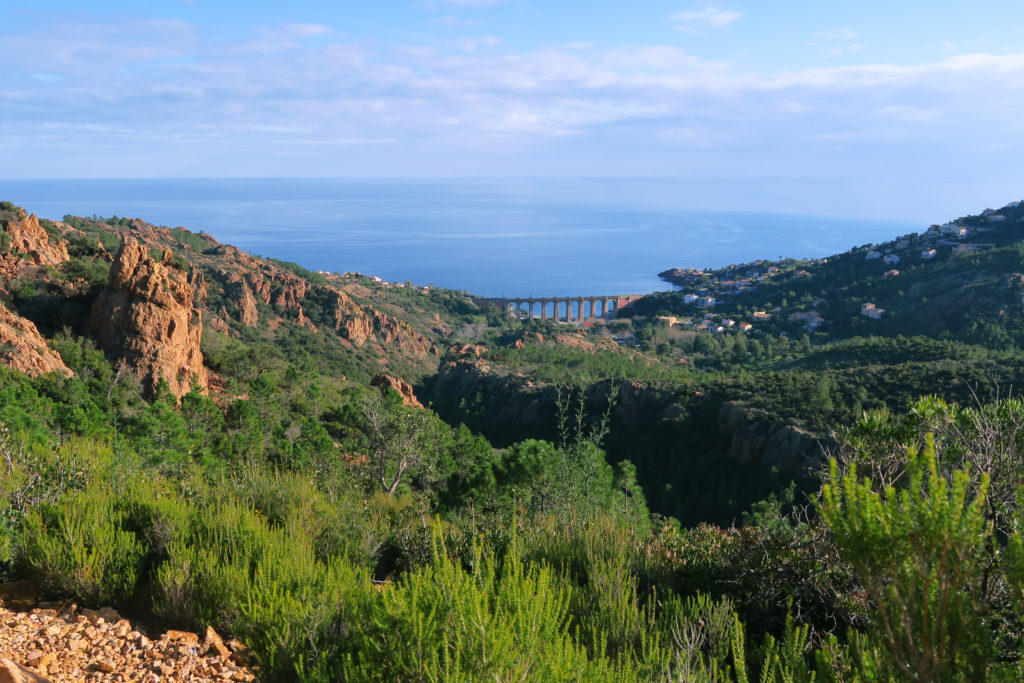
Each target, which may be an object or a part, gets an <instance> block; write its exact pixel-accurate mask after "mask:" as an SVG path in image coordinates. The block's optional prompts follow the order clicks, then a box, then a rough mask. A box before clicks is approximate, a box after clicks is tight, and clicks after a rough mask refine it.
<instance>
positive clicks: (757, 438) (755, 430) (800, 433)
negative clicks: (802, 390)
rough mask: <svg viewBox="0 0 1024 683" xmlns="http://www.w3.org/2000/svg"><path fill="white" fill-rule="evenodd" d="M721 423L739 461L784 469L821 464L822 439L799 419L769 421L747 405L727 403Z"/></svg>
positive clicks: (723, 409) (722, 410) (735, 458)
mask: <svg viewBox="0 0 1024 683" xmlns="http://www.w3.org/2000/svg"><path fill="white" fill-rule="evenodd" d="M718 421H719V424H720V425H721V430H722V433H723V434H724V435H725V436H726V437H727V438H728V449H729V457H731V458H733V459H734V460H736V461H738V462H741V463H745V462H750V461H752V460H753V461H757V462H760V463H763V464H765V465H771V466H773V467H778V468H779V469H781V470H794V469H800V468H813V467H815V466H817V465H819V464H820V460H821V454H822V446H823V444H822V439H821V438H819V437H817V436H815V435H814V434H812V433H811V432H809V431H807V430H806V429H804V428H803V427H802V426H801V425H800V423H799V422H797V421H796V420H786V421H784V422H783V421H777V420H769V419H766V418H765V417H763V416H762V415H760V414H759V413H758V412H757V411H754V410H751V409H749V408H747V407H745V406H742V405H739V404H737V403H732V402H725V403H723V404H722V407H721V408H720V409H719V411H718Z"/></svg>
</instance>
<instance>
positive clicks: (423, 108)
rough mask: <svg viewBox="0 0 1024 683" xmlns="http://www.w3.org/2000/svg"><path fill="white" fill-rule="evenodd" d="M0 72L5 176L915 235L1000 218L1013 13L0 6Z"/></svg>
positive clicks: (470, 3)
mask: <svg viewBox="0 0 1024 683" xmlns="http://www.w3.org/2000/svg"><path fill="white" fill-rule="evenodd" d="M0 55H3V57H2V60H0V64H2V67H0V178H7V179H26V178H175V177H193V178H194V177H230V178H240V177H402V178H408V177H428V178H449V177H450V178H467V177H471V178H488V177H495V178H507V177H514V178H580V177H627V178H664V179H673V180H678V181H680V182H700V183H701V184H702V186H714V187H716V188H719V189H718V190H716V191H714V192H710V193H709V196H710V197H711V198H710V199H708V202H710V203H714V202H718V203H719V204H723V203H724V204H730V206H735V207H739V208H742V209H745V210H782V211H785V210H796V211H800V210H801V209H803V210H804V211H803V212H818V213H828V214H844V215H859V216H864V217H879V218H914V219H917V218H924V217H927V216H931V215H933V214H934V215H935V216H937V218H942V217H944V216H947V215H962V214H964V213H974V212H977V211H980V210H981V209H982V208H984V207H985V206H990V205H991V206H1001V205H1003V204H1005V203H1007V202H1009V201H1011V200H1015V199H1020V198H1021V197H1022V196H1024V186H1022V183H1021V182H1020V181H1021V176H1022V171H1021V170H1020V169H1021V168H1024V164H1022V163H1021V160H1022V159H1024V125H1021V118H1022V113H1024V2H1020V0H974V1H973V2H970V3H968V2H935V0H929V1H927V2H924V1H919V0H901V1H900V2H892V0H859V1H858V2H838V1H835V0H815V1H813V2H812V1H804V0H776V1H774V2H764V0H759V1H757V2H754V1H752V0H749V1H742V0H740V1H737V2H722V3H717V2H711V3H701V2H697V3H693V2H687V1H685V0H681V1H674V2H666V1H663V0H645V1H643V2H631V3H625V2H610V1H605V2H595V1H594V0H589V1H586V2H584V1H582V0H543V1H542V0H409V1H399V0H374V1H372V2H367V1H365V0H363V1H361V2H350V1H348V0H329V1H328V0H324V1H305V0H294V1H292V2H279V1H274V2H263V1H259V0H250V2H247V3H244V4H242V3H238V2H217V1H207V0H149V1H148V2H146V3H139V2H137V0H131V1H128V0H111V1H108V2H102V1H94V2H89V3H82V2H80V0H75V1H66V2H58V1H48V0H35V1H33V2H31V3H29V2H26V1H25V0H4V2H3V3H0ZM730 206H721V205H719V206H707V207H695V208H718V209H727V208H730ZM923 206H927V207H928V210H927V211H925V210H924V209H922V208H921V207H923Z"/></svg>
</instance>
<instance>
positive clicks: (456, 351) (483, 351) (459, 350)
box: [449, 344, 522, 358]
mask: <svg viewBox="0 0 1024 683" xmlns="http://www.w3.org/2000/svg"><path fill="white" fill-rule="evenodd" d="M517 348H522V347H521V346H520V347H517ZM449 352H450V353H451V354H452V355H453V356H457V357H462V356H472V357H474V358H481V357H483V356H485V355H487V347H486V346H483V345H482V344H455V345H454V346H452V348H451V349H450V350H449Z"/></svg>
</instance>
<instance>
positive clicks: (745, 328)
mask: <svg viewBox="0 0 1024 683" xmlns="http://www.w3.org/2000/svg"><path fill="white" fill-rule="evenodd" d="M738 327H739V328H740V330H742V331H743V332H750V330H752V329H754V326H753V325H751V324H750V323H740V324H739V326H738Z"/></svg>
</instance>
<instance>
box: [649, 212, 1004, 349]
mask: <svg viewBox="0 0 1024 683" xmlns="http://www.w3.org/2000/svg"><path fill="white" fill-rule="evenodd" d="M661 275H662V277H663V278H664V279H666V280H667V281H669V282H672V283H674V284H676V285H677V286H679V287H680V288H681V289H682V291H680V292H672V293H662V294H658V295H655V296H653V297H648V298H647V299H645V300H644V301H642V302H639V303H638V304H637V305H635V306H634V315H637V314H639V315H644V314H646V315H651V314H661V315H673V314H674V315H686V314H695V313H697V312H698V311H699V310H700V309H699V307H698V303H699V302H697V301H693V302H687V301H686V298H688V297H687V294H690V295H691V296H693V295H697V294H703V295H705V296H708V297H714V298H715V299H716V303H715V305H714V306H713V307H712V308H711V309H709V310H712V311H714V312H715V313H721V314H726V315H729V316H731V317H732V318H735V319H737V320H742V321H749V322H751V323H752V324H753V325H754V327H755V328H762V329H768V330H771V331H774V332H788V333H791V334H792V333H798V332H800V331H802V330H806V329H807V328H809V327H811V328H813V330H812V331H814V332H821V333H825V334H827V335H829V337H830V338H833V339H835V338H847V337H852V336H856V335H884V336H897V335H904V336H909V335H926V336H929V337H933V338H937V339H957V340H961V341H966V342H969V343H973V344H980V345H983V346H986V347H988V348H994V349H1007V348H1010V347H1012V346H1020V345H1021V344H1024V205H1022V204H1021V202H1012V203H1010V204H1008V205H1006V206H1004V207H1003V208H1002V209H999V210H992V209H986V210H985V211H984V212H982V213H981V214H978V215H975V216H965V217H961V218H957V219H955V220H952V221H949V222H948V223H945V224H943V225H933V226H931V227H929V228H928V229H927V230H924V231H923V232H920V233H912V234H909V235H903V236H900V237H896V238H894V239H892V240H890V241H888V242H884V243H881V244H866V245H863V246H860V247H856V248H854V249H851V250H849V251H847V252H844V253H842V254H836V255H835V256H831V257H828V258H825V259H814V260H802V261H797V260H792V259H791V260H782V261H767V260H765V261H758V262H756V263H752V264H741V265H736V266H730V267H728V268H722V269H718V270H713V271H707V272H702V271H694V270H692V269H691V270H681V269H672V270H670V271H665V272H664V273H662V274H661ZM755 311H764V312H765V313H767V314H768V315H770V316H771V320H772V322H771V323H770V324H769V323H767V322H766V320H765V319H764V318H761V319H758V318H755V317H754V312H755ZM809 320H811V321H818V322H816V323H815V324H812V325H808V321H809Z"/></svg>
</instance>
